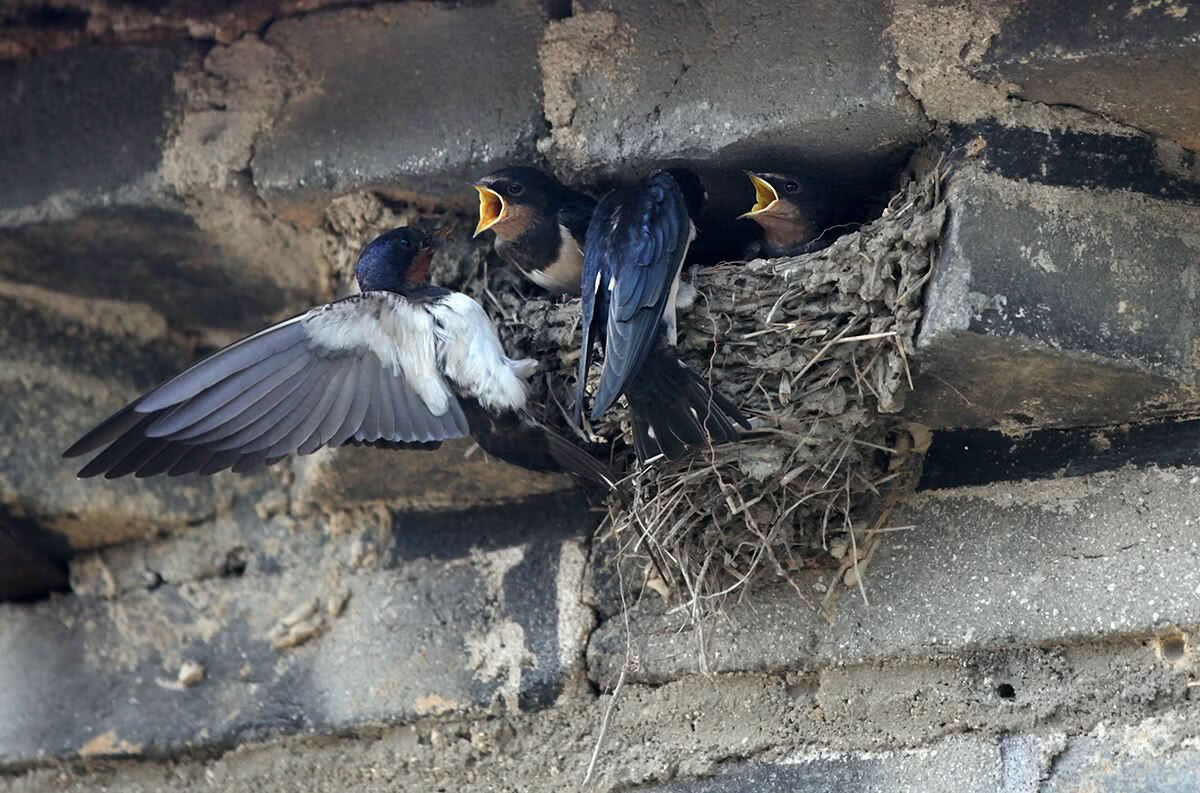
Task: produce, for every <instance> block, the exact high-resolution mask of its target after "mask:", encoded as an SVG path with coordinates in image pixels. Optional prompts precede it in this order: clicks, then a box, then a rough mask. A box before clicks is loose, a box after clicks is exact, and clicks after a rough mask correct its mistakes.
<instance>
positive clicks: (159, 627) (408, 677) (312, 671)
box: [0, 504, 591, 765]
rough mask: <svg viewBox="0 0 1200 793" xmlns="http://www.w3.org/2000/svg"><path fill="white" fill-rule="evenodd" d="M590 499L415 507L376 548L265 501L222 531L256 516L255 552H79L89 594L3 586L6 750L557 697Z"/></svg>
mask: <svg viewBox="0 0 1200 793" xmlns="http://www.w3.org/2000/svg"><path fill="white" fill-rule="evenodd" d="M551 515H553V516H561V517H562V520H557V519H555V520H548V519H547V516H551ZM580 516H582V518H581V517H580ZM587 518H588V513H587V512H586V509H584V510H574V509H570V508H568V507H567V506H565V505H558V506H553V505H550V504H542V505H541V508H540V509H538V510H536V511H533V510H530V509H528V508H512V509H509V510H508V511H507V512H505V513H503V514H490V515H487V516H480V515H477V514H474V513H469V512H468V513H460V514H459V515H458V516H457V518H456V517H455V516H453V515H449V514H442V515H440V516H438V517H437V518H436V519H434V520H432V521H430V523H429V525H414V521H412V520H408V519H406V520H404V521H401V520H400V519H399V518H398V519H397V527H398V528H397V540H396V546H397V548H398V550H397V551H395V552H394V553H386V552H385V546H384V545H382V544H380V545H378V546H377V547H378V548H379V552H378V553H372V552H371V551H370V550H368V551H364V547H368V548H369V547H374V546H375V543H376V541H377V540H379V538H378V537H375V536H373V535H372V534H371V532H367V534H366V535H365V537H366V539H364V537H363V536H355V534H356V532H343V533H341V534H338V535H324V534H323V533H322V531H321V529H320V527H318V526H316V525H314V524H313V523H311V522H309V523H304V524H300V525H297V524H296V523H295V522H294V521H289V520H285V519H282V518H276V519H270V520H268V521H267V522H266V523H265V524H262V525H261V526H260V527H259V528H253V526H254V523H253V518H252V516H251V517H250V519H249V520H239V521H238V525H240V527H241V528H240V529H238V528H231V527H228V526H227V527H226V528H225V529H221V528H220V527H218V529H217V530H216V531H215V532H214V535H215V536H214V538H213V539H214V541H215V542H217V543H218V544H219V547H220V548H221V549H224V548H225V547H226V546H227V543H228V541H230V540H231V539H232V538H233V537H234V535H235V534H236V533H237V532H238V531H241V532H242V533H244V534H245V535H247V536H246V537H245V538H244V539H243V540H242V544H241V545H240V546H239V547H240V548H241V553H242V557H241V558H242V559H243V560H244V561H243V563H241V564H235V565H225V566H224V567H223V568H222V569H221V572H215V573H213V574H211V575H200V576H199V577H194V578H190V579H189V578H187V577H186V576H185V577H183V578H176V577H175V574H168V575H166V576H163V575H159V576H156V577H154V581H153V582H150V583H149V584H148V585H145V586H140V587H131V586H129V585H128V583H129V582H131V581H132V580H133V579H131V578H130V577H129V576H128V575H127V571H125V570H123V566H124V565H130V566H136V565H138V564H141V563H142V562H143V561H144V560H146V559H148V557H146V556H144V555H139V554H137V553H133V552H132V551H131V550H122V549H113V551H111V552H105V554H104V555H103V556H101V557H98V558H96V559H95V560H93V561H91V562H88V561H86V560H82V559H81V560H79V561H77V562H76V565H75V567H76V569H75V576H74V583H75V588H76V590H77V591H83V592H90V593H91V594H89V595H86V596H78V595H72V596H55V597H54V598H52V599H51V600H49V601H45V602H42V603H37V604H32V605H22V606H17V605H0V648H2V651H0V712H2V713H4V714H6V715H5V718H4V719H2V720H0V765H5V764H12V763H17V762H29V761H35V760H38V759H45V758H50V757H64V756H81V757H91V756H98V755H170V754H176V753H179V752H181V751H185V750H196V749H202V748H205V747H221V746H229V745H232V744H238V743H242V742H245V741H252V740H256V739H259V738H263V737H266V736H270V735H277V734H285V733H294V732H301V731H313V732H320V733H345V732H347V731H349V730H352V729H353V728H355V727H358V726H362V725H369V724H379V723H394V722H404V721H413V720H416V719H420V718H423V717H429V716H438V715H452V716H453V715H456V716H466V715H470V714H481V713H483V712H488V711H490V710H491V709H493V708H496V709H499V710H500V711H502V712H503V711H508V712H513V713H516V712H519V711H523V710H530V709H536V708H540V707H543V706H545V705H547V704H550V703H552V702H554V701H555V699H556V698H557V697H558V696H559V695H560V694H561V693H562V692H563V691H564V689H570V688H571V687H573V686H577V685H580V684H582V682H583V672H582V661H583V647H584V641H585V639H586V636H587V633H588V631H589V630H590V628H591V612H590V611H589V610H588V609H587V608H586V607H585V606H583V605H582V602H581V595H582V587H583V574H584V570H585V567H586V550H585V545H584V544H583V543H584V538H585V535H586V532H587V531H588V530H589V529H590V523H588V522H587ZM491 525H503V526H504V527H506V533H505V534H504V535H503V536H499V535H498V534H497V533H483V534H481V530H486V528H487V527H488V526H491ZM401 526H402V527H403V528H402V530H401V528H400V527H401ZM426 530H428V531H430V532H438V534H437V536H436V537H433V536H426V535H425V534H424V533H425V531H426ZM230 532H232V533H230ZM422 537H424V539H421V538H422ZM288 546H304V547H302V548H301V547H298V548H297V549H296V550H295V551H292V550H289V549H288ZM435 548H436V550H434V549H435ZM201 550H203V548H202V547H201V545H198V544H196V543H194V542H192V541H191V538H181V542H180V544H179V546H178V547H177V548H176V552H177V553H196V552H199V551H201ZM210 550H211V549H210ZM156 553H158V552H156ZM160 556H161V554H160ZM122 560H124V561H122ZM89 565H90V567H89ZM153 565H154V567H156V568H158V569H161V570H164V571H165V570H166V560H165V558H159V559H158V560H157V561H155V562H153ZM179 566H180V567H186V563H183V562H181V563H180V564H179ZM122 582H125V583H124V584H123V583H122ZM92 584H96V585H94V586H93V585H92Z"/></svg>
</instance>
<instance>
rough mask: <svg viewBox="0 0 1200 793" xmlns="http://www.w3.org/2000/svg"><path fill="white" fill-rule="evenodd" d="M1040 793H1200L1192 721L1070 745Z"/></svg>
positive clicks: (1099, 735) (1165, 720)
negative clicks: (1196, 791) (1198, 790)
mask: <svg viewBox="0 0 1200 793" xmlns="http://www.w3.org/2000/svg"><path fill="white" fill-rule="evenodd" d="M1048 777H1049V778H1047V779H1046V780H1045V782H1044V783H1043V785H1042V787H1039V788H1037V791H1038V793H1083V791H1097V792H1098V793H1187V792H1188V791H1193V790H1197V789H1200V747H1198V746H1197V741H1196V723H1195V720H1194V718H1192V719H1189V718H1188V714H1186V713H1182V712H1176V713H1168V714H1166V715H1164V716H1161V717H1158V718H1152V719H1147V720H1145V721H1143V722H1140V723H1138V724H1132V725H1118V726H1114V727H1109V728H1098V729H1097V730H1096V731H1095V733H1093V734H1092V735H1086V736H1081V737H1079V738H1076V739H1074V740H1072V741H1071V742H1070V743H1069V744H1068V745H1067V746H1066V748H1065V750H1064V751H1062V752H1061V753H1060V754H1059V755H1058V756H1057V758H1056V759H1055V762H1054V768H1053V773H1051V774H1049V775H1048Z"/></svg>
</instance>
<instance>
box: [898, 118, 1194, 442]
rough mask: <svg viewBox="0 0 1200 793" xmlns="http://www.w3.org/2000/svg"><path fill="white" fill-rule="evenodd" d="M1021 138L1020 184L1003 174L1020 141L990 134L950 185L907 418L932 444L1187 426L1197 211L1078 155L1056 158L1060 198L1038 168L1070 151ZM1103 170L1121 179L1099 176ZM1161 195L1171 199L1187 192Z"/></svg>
mask: <svg viewBox="0 0 1200 793" xmlns="http://www.w3.org/2000/svg"><path fill="white" fill-rule="evenodd" d="M1018 139H1020V140H1024V142H1025V144H1026V146H1025V148H1026V149H1027V150H1028V152H1027V153H1022V154H1020V155H1019V156H1020V157H1022V158H1023V159H1024V160H1026V161H1027V165H1026V166H1024V167H1023V168H1022V173H1015V172H1012V171H1010V174H1011V175H1009V174H1006V173H1005V169H1006V163H1008V162H1011V159H1010V158H1015V157H1017V156H1018V151H1017V142H1016V140H1015V139H1013V138H1011V137H1009V136H1007V134H1002V135H1000V136H998V140H997V146H996V149H995V151H993V150H992V141H993V137H992V136H991V134H990V130H987V129H984V130H981V131H980V132H979V134H978V135H977V137H976V143H975V146H976V147H977V148H976V150H977V151H981V152H982V154H981V155H980V157H981V159H979V160H972V159H969V158H968V160H967V161H965V162H963V163H961V164H960V165H959V167H958V168H957V170H956V171H955V172H954V174H953V175H952V176H951V177H950V180H949V186H948V192H947V195H948V197H949V201H950V217H949V221H948V224H947V228H946V232H945V238H944V241H943V243H942V246H941V252H940V254H939V257H938V261H937V263H936V265H935V267H934V268H933V277H932V279H931V280H930V282H929V285H928V288H927V292H926V299H925V300H926V302H925V316H924V320H923V324H922V327H921V330H920V334H919V336H918V338H917V352H918V355H919V358H920V367H919V369H920V371H919V377H920V382H919V383H918V385H917V389H916V391H915V393H913V394H912V395H911V399H910V400H909V402H908V405H909V412H910V415H912V416H913V417H915V418H917V419H918V420H919V421H921V422H923V423H925V424H928V425H930V426H932V427H935V428H938V429H947V428H966V427H995V426H999V427H1001V428H1005V429H1018V430H1023V429H1029V428H1035V427H1063V426H1079V425H1084V426H1089V425H1090V426H1095V425H1103V424H1116V423H1120V422H1123V421H1130V420H1144V419H1146V418H1148V417H1154V416H1172V415H1179V414H1186V413H1188V412H1189V411H1193V412H1194V410H1195V408H1196V406H1197V404H1200V400H1198V396H1197V391H1196V386H1197V384H1198V383H1197V374H1198V372H1197V364H1196V358H1195V350H1196V349H1197V343H1198V342H1200V338H1198V336H1197V330H1196V327H1195V322H1194V317H1195V316H1196V313H1197V308H1198V306H1197V304H1196V301H1197V298H1196V290H1195V288H1194V282H1195V279H1196V266H1195V264H1196V262H1197V260H1200V239H1197V238H1196V236H1195V235H1194V234H1192V233H1191V231H1190V229H1192V228H1194V227H1195V225H1196V223H1197V222H1200V206H1196V205H1193V204H1191V203H1187V202H1185V201H1163V200H1158V199H1157V198H1151V197H1149V196H1148V195H1147V194H1146V193H1149V192H1151V189H1152V188H1151V185H1150V184H1141V185H1140V189H1144V190H1145V191H1146V193H1139V192H1135V191H1137V190H1139V186H1138V185H1136V184H1133V183H1131V182H1130V180H1129V178H1128V177H1129V176H1131V175H1132V174H1134V173H1136V172H1137V169H1136V167H1133V166H1130V165H1129V164H1128V163H1124V162H1122V160H1123V158H1122V157H1120V156H1118V157H1115V158H1113V160H1109V161H1106V160H1105V159H1104V158H1101V157H1097V158H1089V157H1088V156H1087V152H1077V154H1078V155H1080V156H1079V157H1078V158H1077V159H1075V160H1074V164H1073V165H1072V163H1071V160H1072V157H1071V156H1069V155H1064V157H1065V159H1066V160H1068V162H1066V163H1059V166H1058V168H1057V169H1056V170H1055V171H1054V176H1053V179H1052V180H1051V181H1052V182H1053V183H1054V184H1053V186H1051V184H1046V183H1045V182H1042V183H1039V182H1038V181H1037V177H1036V172H1037V168H1036V164H1037V163H1038V162H1039V158H1052V157H1054V156H1056V153H1057V152H1061V151H1064V150H1065V148H1066V147H1067V146H1069V145H1070V144H1071V143H1072V141H1071V140H1066V139H1062V138H1060V137H1058V136H1057V135H1056V134H1055V133H1052V134H1050V135H1047V134H1045V133H1032V132H1030V133H1026V135H1025V137H1023V138H1018ZM1039 141H1040V143H1039ZM1092 142H1093V143H1096V141H1092ZM1039 146H1040V147H1041V148H1039ZM980 147H981V148H980ZM1089 159H1090V160H1091V165H1090V167H1088V168H1084V167H1083V164H1082V163H1083V162H1084V161H1087V160H1089ZM1110 162H1115V163H1117V164H1120V168H1119V169H1116V170H1113V171H1108V170H1106V166H1107V165H1108V164H1109V163H1110ZM1028 163H1032V166H1029V165H1028ZM1031 170H1032V173H1031V172H1030V171H1031ZM1159 187H1161V188H1162V189H1163V190H1164V191H1173V192H1174V194H1175V195H1179V196H1180V197H1186V196H1184V195H1182V194H1183V193H1186V191H1188V190H1189V189H1190V190H1194V189H1195V185H1194V184H1191V183H1189V182H1188V181H1186V180H1169V179H1168V180H1164V181H1162V182H1161V183H1159Z"/></svg>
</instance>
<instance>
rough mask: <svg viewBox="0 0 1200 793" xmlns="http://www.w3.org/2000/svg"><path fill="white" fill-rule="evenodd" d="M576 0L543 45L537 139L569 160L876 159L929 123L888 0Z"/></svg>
mask: <svg viewBox="0 0 1200 793" xmlns="http://www.w3.org/2000/svg"><path fill="white" fill-rule="evenodd" d="M575 12H576V13H575V15H574V16H573V17H572V18H570V19H567V20H563V21H561V22H555V23H552V24H551V26H550V30H549V32H548V33H547V38H546V43H545V45H544V46H543V50H542V69H543V80H544V84H545V93H546V97H547V117H548V119H549V120H550V122H551V124H552V128H551V131H550V137H549V139H548V140H547V141H545V142H543V143H542V144H541V148H542V149H543V150H544V151H545V153H546V156H547V157H548V158H549V159H550V161H551V162H552V163H553V164H555V165H556V166H557V167H559V168H562V169H566V170H570V171H573V172H591V173H596V172H597V171H599V172H602V173H605V174H611V173H612V172H614V171H620V170H628V169H642V168H646V167H647V166H648V165H650V164H651V163H653V162H655V161H658V160H664V159H673V158H689V159H697V160H708V161H709V164H710V165H711V164H712V158H714V157H716V158H718V159H719V161H720V162H721V163H722V164H723V165H725V166H726V167H730V168H738V167H761V165H758V166H756V165H755V161H756V159H761V158H762V157H769V158H770V159H771V160H772V163H773V164H775V165H778V166H779V168H780V169H783V170H786V167H785V165H787V164H790V165H792V166H795V165H798V164H801V163H804V164H807V165H808V166H809V167H812V166H813V164H814V161H816V162H820V161H821V160H826V161H829V160H837V161H841V160H842V159H843V158H845V157H846V156H848V155H849V156H853V157H857V158H864V157H865V158H873V159H879V158H881V157H885V156H886V155H887V154H889V153H891V152H894V151H895V150H897V149H905V148H908V147H910V146H911V145H912V144H913V143H914V142H916V141H917V140H919V139H920V138H921V136H922V135H923V134H924V132H925V131H926V130H927V128H928V126H927V123H926V121H925V119H924V117H923V116H922V114H921V112H920V109H919V107H918V106H917V105H916V103H914V102H913V101H912V99H911V97H909V96H908V95H907V93H906V92H905V91H904V89H903V86H902V85H901V84H900V83H899V81H897V80H896V79H895V77H894V76H893V75H892V67H891V65H890V64H891V53H890V46H889V44H888V42H887V40H886V39H885V37H884V28H885V27H886V22H885V20H886V11H885V5H884V4H878V5H876V4H873V3H868V4H847V3H837V2H820V3H816V4H814V5H810V6H809V7H806V8H805V9H804V10H803V12H800V11H799V10H798V9H797V8H796V7H795V6H794V5H793V4H790V3H786V2H775V0H758V1H756V2H753V3H742V4H738V5H730V4H725V3H698V4H670V3H656V2H637V3H613V2H607V0H589V1H588V2H583V3H579V4H577V6H576V9H575ZM796 14H801V15H802V17H803V19H802V21H801V20H799V19H797V18H796V16H795V15H796ZM867 54H869V56H868V57H864V55H867Z"/></svg>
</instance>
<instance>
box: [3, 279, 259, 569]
mask: <svg viewBox="0 0 1200 793" xmlns="http://www.w3.org/2000/svg"><path fill="white" fill-rule="evenodd" d="M195 355H196V350H195V349H194V348H193V345H192V344H190V343H188V342H186V341H185V340H184V339H181V338H179V337H177V336H173V335H172V334H170V333H169V332H168V329H167V324H166V320H165V319H164V318H163V317H162V316H160V315H158V314H156V313H155V312H153V311H151V310H149V309H146V308H145V307H141V306H137V305H136V304H135V305H128V304H123V303H119V302H117V301H105V300H98V299H82V298H76V297H71V296H68V295H63V294H61V293H58V292H56V291H54V290H51V289H41V288H38V287H35V286H16V285H12V284H4V283H0V428H2V430H0V437H2V438H3V442H0V502H3V503H4V505H5V509H7V510H8V511H9V512H10V514H12V515H13V516H15V517H18V518H24V519H28V520H31V521H33V522H35V523H37V524H39V525H41V526H43V527H46V528H50V529H55V530H58V531H61V532H62V533H63V534H65V535H66V537H67V538H68V539H69V541H70V544H71V545H72V546H73V547H74V548H77V549H84V548H93V547H98V546H100V545H105V544H109V543H113V542H120V541H122V540H126V539H130V538H132V537H141V536H146V535H153V534H155V533H158V532H160V531H164V530H168V529H176V528H181V527H183V526H185V525H187V524H189V523H193V522H195V521H198V520H202V519H204V518H207V517H211V516H212V515H213V514H215V512H216V511H217V510H218V509H219V507H220V505H221V504H224V503H227V502H228V497H227V495H223V494H222V493H223V491H228V490H229V488H230V487H231V486H237V487H244V486H252V485H253V484H254V483H255V482H258V481H259V480H258V479H255V478H252V479H250V480H244V481H241V482H237V481H236V480H234V479H231V478H228V477H226V476H225V475H220V476H218V478H216V479H208V478H202V477H183V478H177V479H168V478H166V477H160V478H154V479H142V480H138V479H133V478H127V479H121V480H117V481H107V480H104V479H99V480H97V479H89V480H79V479H76V477H75V472H76V471H78V470H79V469H80V468H81V467H82V466H83V463H84V460H82V459H72V460H65V459H63V458H62V453H63V451H64V450H65V449H66V448H67V447H68V446H70V445H71V444H72V443H74V442H75V441H76V440H77V439H78V438H79V437H80V436H81V435H82V434H83V433H84V432H86V431H87V430H89V429H91V428H92V427H93V426H95V425H96V424H97V423H99V422H100V421H101V420H103V419H104V418H106V417H107V416H109V415H110V414H111V413H112V412H113V411H115V410H117V409H118V408H120V407H121V406H122V405H123V404H124V403H125V402H126V401H127V400H128V399H130V398H132V397H134V396H136V395H137V394H138V393H140V392H142V391H144V390H145V389H148V388H150V387H152V386H154V385H155V384H156V383H158V382H161V381H162V380H164V379H166V378H167V377H169V376H170V375H171V374H174V373H175V372H177V371H179V370H180V369H181V368H183V367H184V366H186V365H187V364H188V363H190V362H191V361H192V360H193V359H194V357H195Z"/></svg>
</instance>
